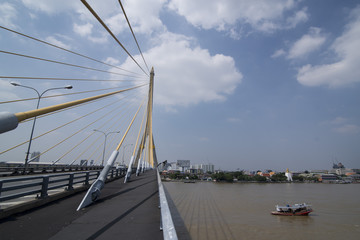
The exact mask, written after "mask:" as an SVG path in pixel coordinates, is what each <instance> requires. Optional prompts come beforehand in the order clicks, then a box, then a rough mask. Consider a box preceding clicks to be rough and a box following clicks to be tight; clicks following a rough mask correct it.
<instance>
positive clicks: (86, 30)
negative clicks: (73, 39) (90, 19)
mask: <svg viewBox="0 0 360 240" xmlns="http://www.w3.org/2000/svg"><path fill="white" fill-rule="evenodd" d="M92 28H93V25H92V24H91V23H86V24H83V25H78V24H76V23H74V25H73V30H74V32H75V33H77V34H79V35H80V36H82V37H85V36H89V35H91V32H92Z"/></svg>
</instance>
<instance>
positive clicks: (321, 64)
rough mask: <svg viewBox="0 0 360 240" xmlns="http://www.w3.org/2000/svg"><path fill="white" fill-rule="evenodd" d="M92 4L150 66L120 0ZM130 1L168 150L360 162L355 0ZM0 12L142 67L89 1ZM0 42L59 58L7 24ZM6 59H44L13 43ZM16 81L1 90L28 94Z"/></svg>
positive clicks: (259, 164)
mask: <svg viewBox="0 0 360 240" xmlns="http://www.w3.org/2000/svg"><path fill="white" fill-rule="evenodd" d="M88 3H89V4H90V5H91V6H92V7H93V9H94V10H95V11H96V12H97V13H98V14H99V16H100V17H101V18H102V19H103V20H104V22H105V23H106V24H107V26H108V27H109V28H110V29H111V31H112V32H113V33H114V34H115V35H116V36H117V37H118V38H119V40H120V41H121V42H122V43H123V44H124V45H125V46H126V47H127V49H129V51H130V52H131V54H132V55H133V56H134V57H135V59H137V60H138V62H139V63H140V64H141V66H142V68H143V69H145V70H146V66H145V64H144V63H143V61H142V58H141V56H140V55H139V51H138V49H137V47H136V44H135V43H134V40H133V39H132V35H131V32H130V31H129V28H128V26H127V23H126V19H125V18H124V15H123V13H122V11H121V8H120V5H119V3H118V1H116V0H106V1H95V0H91V1H90V0H89V1H88ZM123 5H124V8H125V11H126V13H127V16H128V18H129V21H130V22H131V25H132V27H133V30H134V33H135V35H136V37H137V39H138V42H139V45H140V47H141V50H142V52H143V55H144V58H145V60H146V62H147V64H148V66H149V67H151V66H153V67H154V69H155V91H154V98H155V100H154V101H155V102H154V115H153V118H154V119H153V124H154V125H153V127H154V137H155V143H156V147H157V154H158V160H159V161H163V160H168V161H170V162H171V161H176V160H177V159H188V160H191V162H192V163H213V164H215V166H216V169H218V168H220V169H229V170H230V169H247V170H257V169H275V170H284V169H286V168H290V169H291V170H305V169H308V170H310V169H330V168H331V166H332V163H333V162H342V163H343V164H344V165H345V166H346V167H349V168H360V148H359V143H360V108H359V104H360V83H359V82H360V50H359V49H360V41H359V39H360V4H358V1H355V0H354V1H351V0H345V1H337V0H318V1H306V0H303V1H301V0H298V1H297V0H254V1H248V0H223V1H214V0H197V1H192V0H168V1H166V0H132V1H125V0H124V1H123ZM0 16H1V17H0V25H1V26H4V27H7V28H9V29H13V30H16V31H19V32H21V33H24V34H29V35H31V36H34V37H37V38H39V39H42V40H46V41H48V42H50V43H53V44H56V45H57V46H61V47H63V48H66V49H69V50H72V51H76V52H81V53H84V54H86V55H88V56H92V57H94V58H96V59H100V60H101V61H104V62H106V63H109V64H111V65H113V66H116V67H121V68H123V69H127V70H129V71H132V72H136V73H140V74H141V73H142V71H141V70H140V69H139V67H138V66H137V65H136V64H134V62H133V61H132V60H131V59H130V58H129V57H128V56H127V55H126V53H125V52H124V51H123V50H122V49H121V47H120V46H119V45H117V44H116V42H115V41H114V39H112V38H111V36H110V35H109V34H108V33H107V32H106V31H105V30H104V28H103V27H102V26H101V25H100V24H99V23H98V22H97V21H96V19H95V18H94V16H92V15H91V14H90V13H89V11H88V10H87V9H86V7H85V6H84V5H83V4H82V3H81V1H73V0H63V1H58V0H36V1H34V0H14V1H7V0H2V1H1V2H0ZM0 45H1V50H3V51H13V52H18V53H22V54H28V55H34V56H40V57H41V56H47V57H48V58H51V59H57V60H58V61H60V60H61V59H62V57H61V56H59V58H56V57H57V56H58V55H56V54H55V53H52V52H51V51H50V50H49V51H43V50H39V47H38V45H39V44H37V43H33V42H31V43H28V42H25V40H24V39H22V38H20V37H19V36H15V35H14V34H11V33H9V32H8V31H6V30H3V29H0ZM42 49H44V48H42ZM0 60H1V63H2V66H0V72H1V74H0V75H2V76H14V75H19V74H21V73H23V75H27V76H39V74H38V73H39V71H40V70H39V69H36V67H34V66H32V65H26V64H25V63H24V64H23V62H22V60H18V59H17V60H14V59H13V58H12V57H9V56H8V54H4V53H0ZM79 61H80V60H79ZM107 70H108V71H111V72H116V68H115V67H107ZM35 71H36V72H35ZM41 71H42V72H41V73H42V74H44V75H46V74H48V75H47V76H57V77H59V76H60V75H59V74H55V73H54V72H50V70H49V69H47V68H45V69H41ZM64 71H69V70H62V73H63V74H67V72H64ZM50 74H51V75H50ZM92 74H94V75H95V73H92ZM96 74H98V73H96ZM94 75H92V77H94ZM97 78H98V79H101V78H106V79H115V78H116V77H115V76H114V74H107V75H102V76H101V75H100V73H99V75H98V76H97ZM9 81H10V80H9V79H6V78H5V79H4V78H3V79H0V86H1V88H0V93H1V97H2V100H1V101H6V100H12V99H17V98H19V92H18V91H19V90H18V89H16V90H15V88H14V87H12V86H11V85H9ZM34 83H35V82H34ZM42 84H43V85H44V86H45V85H46V86H51V87H52V86H53V85H52V84H54V83H49V82H42ZM73 85H74V89H75V87H77V89H81V87H83V88H84V90H88V89H89V88H90V89H96V88H97V87H96V86H95V85H94V86H90V85H87V86H85V85H80V84H79V85H77V86H75V84H73ZM87 87H88V88H87ZM24 94H25V93H24ZM29 97H30V96H29ZM23 105H24V106H25V103H24V104H23ZM24 106H22V107H23V108H24ZM0 107H1V109H0V111H17V109H16V108H17V107H19V108H20V107H21V106H20V105H17V106H16V107H14V106H8V105H6V106H5V105H0ZM7 134H8V133H7ZM6 136H9V138H10V135H6ZM1 141H5V139H4V137H2V138H1Z"/></svg>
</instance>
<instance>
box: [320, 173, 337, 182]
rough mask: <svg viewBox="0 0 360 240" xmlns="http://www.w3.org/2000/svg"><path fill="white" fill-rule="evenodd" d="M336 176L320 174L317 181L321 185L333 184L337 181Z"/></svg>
mask: <svg viewBox="0 0 360 240" xmlns="http://www.w3.org/2000/svg"><path fill="white" fill-rule="evenodd" d="M337 179H338V178H337V176H336V175H334V174H322V175H321V178H320V179H319V180H320V181H322V182H323V183H329V182H335V181H336V180H337Z"/></svg>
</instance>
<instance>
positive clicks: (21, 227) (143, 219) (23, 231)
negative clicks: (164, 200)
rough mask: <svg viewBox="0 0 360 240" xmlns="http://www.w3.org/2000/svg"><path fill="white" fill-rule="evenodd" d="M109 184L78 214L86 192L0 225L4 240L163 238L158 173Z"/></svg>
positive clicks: (4, 221) (9, 219) (23, 214)
mask: <svg viewBox="0 0 360 240" xmlns="http://www.w3.org/2000/svg"><path fill="white" fill-rule="evenodd" d="M123 180H124V179H123V178H122V179H119V180H116V181H113V182H110V183H107V184H106V185H105V187H104V189H103V190H102V193H101V197H100V199H99V200H98V201H97V202H96V203H95V204H93V205H91V206H89V207H87V208H85V209H83V210H80V211H78V212H77V211H76V208H77V206H78V205H79V203H80V202H81V199H82V198H83V196H84V195H85V192H83V193H80V194H76V195H74V196H71V197H68V198H66V199H62V200H59V201H56V202H53V203H51V204H49V205H46V206H44V207H41V208H38V209H34V210H31V211H27V212H25V213H22V214H18V215H16V216H12V217H10V218H7V219H3V220H2V221H1V222H0V236H1V239H37V240H41V239H53V240H56V239H67V240H71V239H77V240H78V239H114V238H126V239H155V240H156V239H163V235H162V232H161V231H160V210H159V207H158V206H159V195H158V185H157V180H156V172H155V171H148V172H146V173H144V174H142V175H140V176H139V177H133V178H132V180H131V181H130V182H128V183H127V184H124V183H123Z"/></svg>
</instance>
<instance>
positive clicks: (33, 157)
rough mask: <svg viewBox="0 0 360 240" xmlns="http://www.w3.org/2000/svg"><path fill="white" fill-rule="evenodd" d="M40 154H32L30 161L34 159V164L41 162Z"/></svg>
mask: <svg viewBox="0 0 360 240" xmlns="http://www.w3.org/2000/svg"><path fill="white" fill-rule="evenodd" d="M40 154H41V153H40V152H32V153H31V156H30V159H34V160H32V162H40Z"/></svg>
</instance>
